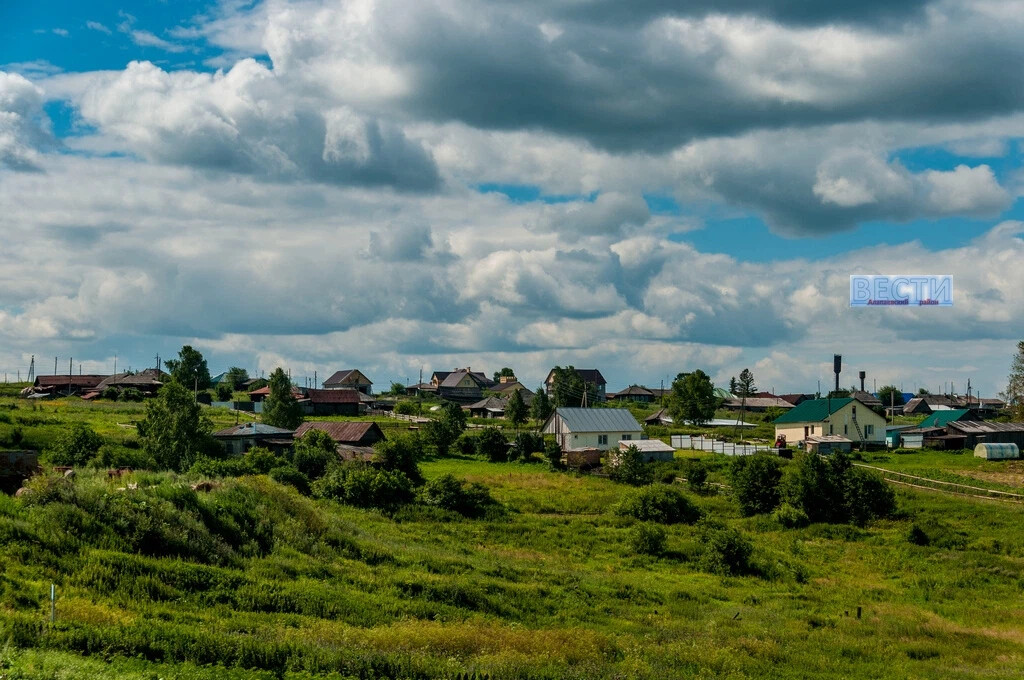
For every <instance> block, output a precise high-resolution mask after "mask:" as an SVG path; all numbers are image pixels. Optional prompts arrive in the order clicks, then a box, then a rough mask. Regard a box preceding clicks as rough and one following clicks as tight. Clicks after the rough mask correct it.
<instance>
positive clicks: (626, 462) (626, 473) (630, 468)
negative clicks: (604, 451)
mask: <svg viewBox="0 0 1024 680" xmlns="http://www.w3.org/2000/svg"><path fill="white" fill-rule="evenodd" d="M609 455H614V456H615V457H616V458H615V465H611V466H609V468H610V469H609V471H608V476H609V477H611V478H612V479H613V480H614V481H616V482H619V483H620V484H630V485H632V486H643V485H644V484H650V483H651V482H652V481H653V480H654V470H653V469H652V468H651V467H650V466H649V465H647V463H645V462H644V455H643V454H642V453H640V450H639V449H638V448H637V447H636V446H635V445H630V447H629V448H627V449H626V450H625V451H609Z"/></svg>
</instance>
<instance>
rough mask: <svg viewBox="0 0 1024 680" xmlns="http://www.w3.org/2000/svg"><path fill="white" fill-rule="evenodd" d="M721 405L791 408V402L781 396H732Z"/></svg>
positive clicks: (730, 406) (731, 406) (729, 406)
mask: <svg viewBox="0 0 1024 680" xmlns="http://www.w3.org/2000/svg"><path fill="white" fill-rule="evenodd" d="M722 406H724V407H726V408H742V407H746V408H772V407H775V408H793V404H791V403H789V402H788V401H786V400H785V399H783V398H782V397H747V398H746V399H744V398H742V397H733V398H732V399H726V400H725V402H723V403H722Z"/></svg>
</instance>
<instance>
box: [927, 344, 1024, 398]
mask: <svg viewBox="0 0 1024 680" xmlns="http://www.w3.org/2000/svg"><path fill="white" fill-rule="evenodd" d="M1017 351H1018V352H1019V351H1020V350H1019V344H1018V350H1017ZM917 393H918V395H920V396H924V395H926V394H931V392H929V391H928V390H927V389H925V388H923V387H922V388H921V389H919V390H918V391H917Z"/></svg>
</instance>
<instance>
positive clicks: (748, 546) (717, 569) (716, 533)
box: [698, 520, 754, 576]
mask: <svg viewBox="0 0 1024 680" xmlns="http://www.w3.org/2000/svg"><path fill="white" fill-rule="evenodd" d="M698 526H699V530H698V535H699V537H700V539H701V542H702V543H703V550H702V552H701V555H700V561H699V564H700V568H701V569H703V570H704V571H707V572H710V573H712V574H722V575H732V576H736V575H740V574H747V573H750V572H751V565H750V556H751V554H752V553H753V552H754V546H753V544H752V543H751V542H750V540H749V539H748V538H746V537H745V536H744V535H743V534H742V533H740V532H739V530H737V529H734V528H732V527H727V526H725V525H723V524H720V523H718V522H712V521H707V520H704V521H702V522H701V523H700V524H699V525H698Z"/></svg>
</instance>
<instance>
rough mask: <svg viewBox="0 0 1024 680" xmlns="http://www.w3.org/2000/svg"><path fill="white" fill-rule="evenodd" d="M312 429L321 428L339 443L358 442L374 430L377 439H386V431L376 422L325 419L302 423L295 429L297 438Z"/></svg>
mask: <svg viewBox="0 0 1024 680" xmlns="http://www.w3.org/2000/svg"><path fill="white" fill-rule="evenodd" d="M310 430H320V431H321V432H326V433H327V435H328V436H329V437H330V438H331V439H333V440H334V441H335V442H337V443H339V444H358V443H359V442H361V441H363V439H365V438H366V435H367V434H368V433H370V432H373V433H374V434H376V435H377V439H378V440H380V439H385V438H386V437H385V436H384V431H383V430H381V429H380V426H379V425H378V424H377V423H374V422H361V423H331V422H324V421H312V422H307V423H302V425H299V429H297V430H295V438H296V439H298V438H299V437H301V436H303V435H304V434H306V433H307V432H309V431H310Z"/></svg>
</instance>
